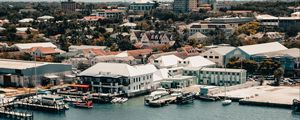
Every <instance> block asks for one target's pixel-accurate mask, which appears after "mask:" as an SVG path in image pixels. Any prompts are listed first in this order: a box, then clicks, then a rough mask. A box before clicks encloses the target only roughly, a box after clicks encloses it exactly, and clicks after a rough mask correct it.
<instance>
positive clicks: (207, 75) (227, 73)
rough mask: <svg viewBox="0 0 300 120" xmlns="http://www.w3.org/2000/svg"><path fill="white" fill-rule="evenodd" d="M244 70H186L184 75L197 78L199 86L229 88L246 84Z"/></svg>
mask: <svg viewBox="0 0 300 120" xmlns="http://www.w3.org/2000/svg"><path fill="white" fill-rule="evenodd" d="M246 73H247V71H246V70H244V69H226V68H202V69H199V70H195V69H190V68H185V69H184V73H183V75H188V76H197V77H198V83H199V84H207V85H219V86H224V85H225V83H226V85H227V86H229V85H236V84H242V83H245V82H246Z"/></svg>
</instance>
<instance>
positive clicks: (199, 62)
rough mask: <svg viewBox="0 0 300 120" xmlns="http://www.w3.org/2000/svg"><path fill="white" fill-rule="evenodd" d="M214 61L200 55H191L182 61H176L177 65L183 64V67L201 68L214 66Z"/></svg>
mask: <svg viewBox="0 0 300 120" xmlns="http://www.w3.org/2000/svg"><path fill="white" fill-rule="evenodd" d="M215 65H216V63H214V62H212V61H210V60H208V59H206V58H204V57H202V56H200V55H199V56H192V57H188V58H186V59H184V60H182V61H179V62H178V66H183V67H185V68H187V67H188V68H202V67H215Z"/></svg>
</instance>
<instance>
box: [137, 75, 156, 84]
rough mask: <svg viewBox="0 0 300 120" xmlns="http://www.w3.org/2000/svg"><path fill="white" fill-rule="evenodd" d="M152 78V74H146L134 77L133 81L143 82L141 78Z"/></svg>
mask: <svg viewBox="0 0 300 120" xmlns="http://www.w3.org/2000/svg"><path fill="white" fill-rule="evenodd" d="M151 78H152V76H151V75H146V76H142V77H136V78H133V83H135V82H141V80H149V79H151Z"/></svg>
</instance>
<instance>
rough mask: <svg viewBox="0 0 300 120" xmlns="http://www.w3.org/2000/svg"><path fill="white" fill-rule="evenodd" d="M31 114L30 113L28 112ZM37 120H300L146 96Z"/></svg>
mask: <svg viewBox="0 0 300 120" xmlns="http://www.w3.org/2000/svg"><path fill="white" fill-rule="evenodd" d="M26 111H27V110H26ZM33 114H34V120H184V119H185V120H300V115H294V114H292V111H291V110H289V109H280V108H270V107H256V106H243V105H239V104H238V103H237V102H234V103H232V104H231V105H229V106H222V104H221V102H203V101H199V100H195V101H194V103H192V104H187V105H176V104H170V105H168V106H164V107H159V108H152V107H148V106H144V101H143V97H137V98H131V99H129V100H128V101H127V102H126V103H124V104H94V108H93V109H82V108H74V107H72V106H70V109H69V110H67V111H66V112H64V113H49V112H41V111H33Z"/></svg>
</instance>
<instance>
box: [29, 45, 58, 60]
mask: <svg viewBox="0 0 300 120" xmlns="http://www.w3.org/2000/svg"><path fill="white" fill-rule="evenodd" d="M29 53H30V54H31V56H33V57H36V58H45V57H46V56H55V55H59V54H61V53H63V51H62V50H59V49H55V48H52V47H32V48H31V49H29Z"/></svg>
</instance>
